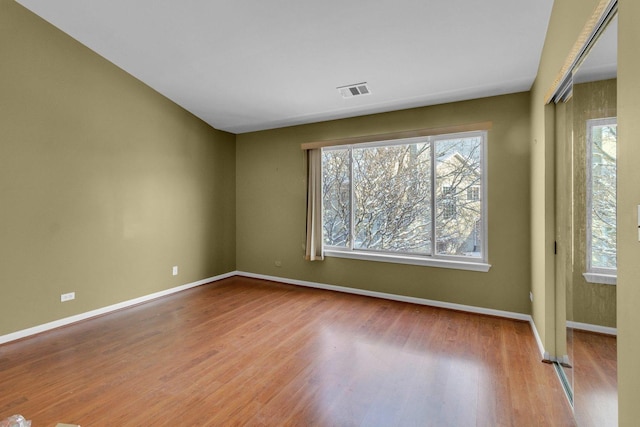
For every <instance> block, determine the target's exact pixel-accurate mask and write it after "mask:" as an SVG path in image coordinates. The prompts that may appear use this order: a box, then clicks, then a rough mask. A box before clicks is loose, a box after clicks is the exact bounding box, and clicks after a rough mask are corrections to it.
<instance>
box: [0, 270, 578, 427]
mask: <svg viewBox="0 0 640 427" xmlns="http://www.w3.org/2000/svg"><path fill="white" fill-rule="evenodd" d="M538 354H539V353H538V350H537V347H536V343H535V339H534V337H533V335H532V332H531V330H530V327H529V324H528V323H525V322H519V321H513V320H507V319H501V318H495V317H489V316H481V315H474V314H469V313H462V312H456V311H450V310H444V309H438V308H432V307H425V306H419V305H413V304H407V303H400V302H394V301H387V300H380V299H374V298H368V297H362V296H356V295H349V294H342V293H336V292H329V291H323V290H317V289H308V288H300V287H294V286H289V285H283V284H278V283H273V282H266V281H260V280H253V279H247V278H240V277H234V278H231V279H226V280H223V281H220V282H216V283H214V284H210V285H206V286H201V287H198V288H194V289H191V290H188V291H184V292H180V293H178V294H174V295H172V296H169V297H165V298H162V299H159V300H155V301H152V302H149V303H146V304H143V305H139V306H136V307H132V308H129V309H126V310H122V311H118V312H115V313H111V314H109V315H105V316H102V317H99V318H95V319H91V320H88V321H84V322H81V323H78V324H75V325H71V326H67V327H65V328H61V329H57V330H54V331H50V332H47V333H44V334H41V335H38V336H34V337H31V338H28V339H25V340H22V341H18V342H13V343H9V344H5V345H2V346H0V418H2V417H4V416H9V415H11V414H13V413H21V414H23V415H25V416H26V417H27V419H32V420H33V427H48V426H55V425H56V423H58V422H65V423H77V424H80V425H82V426H83V427H88V426H174V425H176V426H177V425H179V426H235V425H252V426H572V425H575V422H574V420H573V414H572V411H571V409H570V407H569V405H568V403H567V401H566V399H565V398H564V395H563V392H562V389H561V386H560V384H559V382H558V380H557V378H556V374H555V372H554V369H553V367H552V366H551V365H547V364H543V363H541V362H540V358H539V357H538Z"/></svg>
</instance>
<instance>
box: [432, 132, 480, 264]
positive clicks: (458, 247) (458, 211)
mask: <svg viewBox="0 0 640 427" xmlns="http://www.w3.org/2000/svg"><path fill="white" fill-rule="evenodd" d="M435 149H436V162H437V163H436V251H437V253H438V254H442V255H462V256H472V257H481V256H482V249H481V248H482V245H481V242H482V235H481V233H482V227H481V224H482V222H481V219H482V218H481V212H482V209H481V208H482V200H481V194H482V191H481V185H482V179H481V176H482V170H481V152H482V138H481V137H480V136H477V137H472V138H457V139H450V140H439V141H436V142H435Z"/></svg>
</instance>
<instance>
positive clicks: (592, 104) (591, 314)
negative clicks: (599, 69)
mask: <svg viewBox="0 0 640 427" xmlns="http://www.w3.org/2000/svg"><path fill="white" fill-rule="evenodd" d="M616 95H617V92H616V80H615V79H613V80H605V81H599V82H591V83H583V84H578V85H575V86H574V87H573V100H572V107H573V150H572V152H573V177H565V178H563V177H559V178H558V179H568V180H571V179H572V180H573V190H574V191H573V209H574V216H573V230H574V233H573V237H574V241H573V247H574V254H573V255H574V256H573V262H574V265H573V278H572V279H573V280H572V292H571V293H572V301H573V305H572V308H573V310H572V312H571V311H570V312H569V314H570V315H571V316H569V317H568V319H569V320H573V321H576V322H582V323H589V324H592V325H601V326H608V327H615V326H616V287H615V286H611V285H603V284H598V283H589V282H587V281H586V280H585V278H584V276H583V275H582V274H583V273H584V272H586V270H587V265H586V264H587V185H586V183H587V168H586V164H587V141H586V138H587V133H586V124H587V120H590V119H598V118H603V117H616V103H617V97H616Z"/></svg>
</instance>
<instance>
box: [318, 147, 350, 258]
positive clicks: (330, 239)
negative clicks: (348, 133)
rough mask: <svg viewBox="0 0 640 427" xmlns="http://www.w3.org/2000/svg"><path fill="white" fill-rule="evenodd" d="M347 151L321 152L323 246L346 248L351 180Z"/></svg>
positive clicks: (347, 244) (347, 242)
mask: <svg viewBox="0 0 640 427" xmlns="http://www.w3.org/2000/svg"><path fill="white" fill-rule="evenodd" d="M349 161H350V160H349V150H348V149H343V150H330V151H323V152H322V187H323V188H322V197H323V199H322V203H323V211H322V215H323V219H322V222H323V228H324V244H325V245H328V246H344V247H346V246H349V223H350V222H351V219H350V218H351V211H350V201H349V199H350V198H351V179H350V177H349Z"/></svg>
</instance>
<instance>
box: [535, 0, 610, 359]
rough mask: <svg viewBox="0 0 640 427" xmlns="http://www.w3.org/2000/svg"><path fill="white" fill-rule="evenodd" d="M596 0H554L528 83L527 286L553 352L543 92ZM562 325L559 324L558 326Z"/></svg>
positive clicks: (549, 158) (550, 204) (549, 160)
mask: <svg viewBox="0 0 640 427" xmlns="http://www.w3.org/2000/svg"><path fill="white" fill-rule="evenodd" d="M597 4H598V0H556V1H555V2H554V4H553V9H552V13H551V19H550V21H549V26H548V29H547V36H546V39H545V43H544V48H543V51H542V55H541V58H540V65H539V68H538V74H537V76H536V80H535V82H534V84H533V87H532V88H531V122H530V123H531V135H530V144H531V228H530V230H531V288H532V292H533V295H534V300H533V313H532V314H533V320H534V322H535V325H536V328H537V330H538V333H539V334H540V338H541V339H542V343H543V345H544V347H545V349H546V350H547V351H548V352H549V353H550V354H551V355H555V351H556V349H555V335H556V320H555V316H556V311H555V305H556V298H555V292H556V289H555V265H554V264H555V257H554V251H553V248H554V239H555V179H554V177H555V160H554V151H555V141H554V133H555V124H554V116H555V108H554V106H553V105H545V101H546V100H545V96H546V94H547V92H548V91H549V89H551V87H552V85H553V83H554V80H555V79H556V78H557V76H558V73H559V72H560V70H561V68H562V66H563V64H564V62H565V59H566V57H567V56H568V55H569V52H570V51H571V48H572V47H573V45H574V43H575V41H576V40H577V38H578V35H579V34H580V32H581V31H582V28H583V27H584V25H585V23H586V22H587V20H588V19H589V18H590V17H591V15H592V13H593V11H594V9H595V8H596V6H597ZM563 327H564V326H563Z"/></svg>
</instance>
